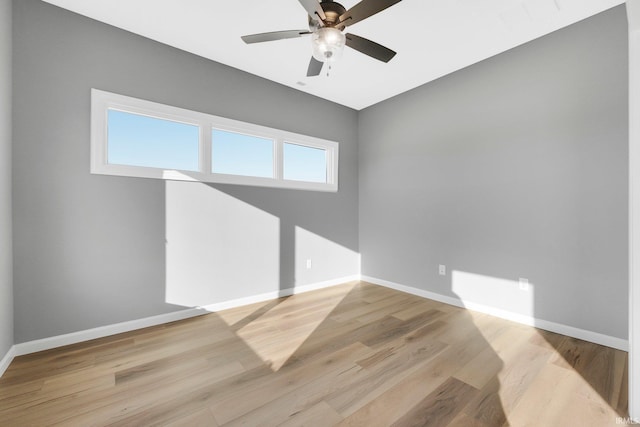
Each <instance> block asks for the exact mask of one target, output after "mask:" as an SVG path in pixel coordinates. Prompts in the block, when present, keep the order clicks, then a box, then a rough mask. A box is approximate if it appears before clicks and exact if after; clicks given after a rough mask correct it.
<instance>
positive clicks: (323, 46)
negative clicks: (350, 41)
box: [311, 27, 346, 62]
mask: <svg viewBox="0 0 640 427" xmlns="http://www.w3.org/2000/svg"><path fill="white" fill-rule="evenodd" d="M345 41H346V37H345V35H344V34H343V33H342V31H340V30H338V29H337V28H331V27H323V28H318V29H317V30H316V31H315V32H314V33H313V34H312V35H311V45H312V46H313V57H314V58H315V59H317V60H318V61H321V62H335V61H337V60H338V59H340V58H341V57H342V51H343V50H344V43H345Z"/></svg>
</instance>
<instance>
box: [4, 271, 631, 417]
mask: <svg viewBox="0 0 640 427" xmlns="http://www.w3.org/2000/svg"><path fill="white" fill-rule="evenodd" d="M627 375H628V355H627V353H625V352H622V351H619V350H615V349H611V348H607V347H603V346H599V345H596V344H592V343H588V342H585V341H580V340H576V339H574V338H570V337H566V336H563V335H559V334H554V333H551V332H546V331H542V330H538V329H535V328H531V327H528V326H523V325H520V324H515V323H513V322H509V321H505V320H501V319H497V318H495V317H491V316H489V315H486V314H482V313H478V312H473V311H468V310H464V309H461V308H459V307H453V306H448V305H445V304H441V303H438V302H435V301H430V300H425V299H422V298H420V297H417V296H415V295H409V294H405V293H401V292H398V291H395V290H392V289H388V288H383V287H380V286H375V285H371V284H367V283H365V282H351V283H347V284H344V285H340V286H335V287H330V288H326V289H322V290H318V291H313V292H308V293H304V294H299V295H294V296H290V297H283V298H278V299H275V300H272V301H265V302H261V303H257V304H252V305H249V306H245V307H238V308H234V309H230V310H225V311H222V312H219V313H210V314H206V315H202V316H199V317H195V318H191V319H186V320H184V321H178V322H172V323H168V324H165V325H158V326H154V327H151V328H146V329H142V330H138V331H131V332H127V333H124V334H119V335H116V336H112V337H105V338H100V339H96V340H92V341H88V342H85V343H78V344H74V345H70V346H66V347H62V348H58V349H52V350H47V351H44V352H40V353H35V354H30V355H26V356H20V357H17V358H15V359H14V361H13V362H12V363H11V365H10V366H9V368H8V369H7V371H6V372H5V374H4V375H3V377H2V378H0V425H2V426H4V425H7V426H31V425H33V426H49V425H65V426H67V425H70V426H79V425H81V426H88V425H100V426H103V425H123V426H124V425H126V426H139V425H165V426H173V427H178V426H205V425H206V426H223V425H224V426H233V425H252V426H258V425H289V426H304V425H308V426H314V427H315V426H331V425H342V426H367V427H369V426H389V425H398V426H404V425H420V426H422V425H428V426H449V427H461V426H464V427H493V426H498V425H513V426H518V427H520V426H544V427H547V426H556V425H563V426H564V425H567V426H572V425H579V426H580V427H583V426H585V427H589V426H594V427H601V426H604V425H615V417H618V416H619V417H625V416H627V407H628V402H627V399H628V394H627V387H628V382H627Z"/></svg>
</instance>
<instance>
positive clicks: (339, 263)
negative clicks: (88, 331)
mask: <svg viewBox="0 0 640 427" xmlns="http://www.w3.org/2000/svg"><path fill="white" fill-rule="evenodd" d="M165 194H166V197H165V200H166V202H165V204H166V220H165V221H166V255H165V256H166V260H165V262H166V302H167V303H171V304H177V305H182V306H187V307H197V306H198V307H199V306H206V305H209V304H214V303H220V302H226V301H230V300H234V299H239V298H245V297H253V296H256V295H261V294H273V293H274V292H276V293H277V292H281V291H284V290H288V289H291V288H294V287H299V286H304V285H311V284H316V283H321V282H324V281H328V280H334V279H339V278H343V277H347V276H353V275H355V274H357V273H358V269H359V254H358V252H357V239H356V237H357V234H356V233H355V232H353V228H352V229H351V230H350V231H349V230H341V228H345V227H348V226H349V225H350V224H348V223H347V224H343V223H344V222H345V221H340V218H338V217H337V214H335V213H332V212H326V211H322V209H321V208H322V206H323V203H322V201H323V199H325V198H328V197H336V195H335V193H327V194H325V193H319V192H305V191H296V190H274V189H269V188H260V189H259V191H256V189H255V188H251V187H235V186H224V185H212V184H204V183H199V182H182V181H166V183H165ZM332 216H333V218H332Z"/></svg>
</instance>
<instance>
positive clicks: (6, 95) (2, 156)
mask: <svg viewBox="0 0 640 427" xmlns="http://www.w3.org/2000/svg"><path fill="white" fill-rule="evenodd" d="M11 22H12V19H11V0H0V359H2V358H3V357H4V355H5V354H6V353H7V351H9V349H10V348H11V346H12V345H13V278H12V268H13V267H12V266H13V260H12V243H11V232H12V230H11V51H12V48H11V39H12V38H11V29H12V25H11Z"/></svg>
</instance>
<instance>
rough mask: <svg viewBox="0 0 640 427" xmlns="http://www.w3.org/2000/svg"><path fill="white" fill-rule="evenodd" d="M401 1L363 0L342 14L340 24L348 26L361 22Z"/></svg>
mask: <svg viewBox="0 0 640 427" xmlns="http://www.w3.org/2000/svg"><path fill="white" fill-rule="evenodd" d="M400 1H401V0H362V1H361V2H360V3H358V4H356V5H355V6H353V7H352V8H351V9H349V10H347V11H346V12H345V13H343V14H342V15H341V16H340V24H341V26H343V27H348V26H349V25H353V24H355V23H356V22H360V21H362V20H363V19H367V18H368V17H370V16H372V15H375V14H376V13H378V12H381V11H383V10H385V9H386V8H388V7H390V6H393V5H394V4H396V3H399V2H400Z"/></svg>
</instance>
